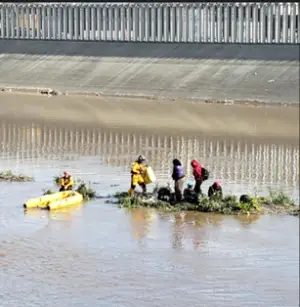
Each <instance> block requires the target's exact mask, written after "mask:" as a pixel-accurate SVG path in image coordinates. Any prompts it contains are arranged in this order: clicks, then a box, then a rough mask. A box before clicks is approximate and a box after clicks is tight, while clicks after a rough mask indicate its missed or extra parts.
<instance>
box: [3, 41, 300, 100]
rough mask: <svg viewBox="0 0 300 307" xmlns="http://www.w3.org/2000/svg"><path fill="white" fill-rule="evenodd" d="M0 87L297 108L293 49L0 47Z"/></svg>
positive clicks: (7, 43) (84, 45)
mask: <svg viewBox="0 0 300 307" xmlns="http://www.w3.org/2000/svg"><path fill="white" fill-rule="evenodd" d="M0 87H2V88H5V87H13V88H51V89H53V90H56V91H60V92H90V93H102V94H106V95H132V96H134V95H138V96H155V97H169V98H194V99H198V100H204V99H212V100H219V101H225V100H240V101H262V102H274V103H299V47H298V46H296V45H293V46H291V45H283V46H279V45H217V44H211V45H202V44H157V43H153V44H151V43H103V42H66V41H63V42H57V41H14V40H0Z"/></svg>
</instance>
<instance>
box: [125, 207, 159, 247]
mask: <svg viewBox="0 0 300 307" xmlns="http://www.w3.org/2000/svg"><path fill="white" fill-rule="evenodd" d="M124 210H125V212H126V214H127V215H128V216H129V218H130V226H131V234H132V237H133V238H134V239H135V240H137V241H139V242H142V240H143V239H145V238H147V237H148V236H149V234H150V232H151V228H152V227H153V226H154V225H153V224H154V223H155V220H156V212H154V211H153V210H148V209H144V208H136V209H124Z"/></svg>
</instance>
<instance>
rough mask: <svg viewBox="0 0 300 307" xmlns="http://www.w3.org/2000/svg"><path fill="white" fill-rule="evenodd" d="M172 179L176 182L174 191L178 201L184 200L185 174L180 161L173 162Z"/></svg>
mask: <svg viewBox="0 0 300 307" xmlns="http://www.w3.org/2000/svg"><path fill="white" fill-rule="evenodd" d="M172 178H173V180H174V190H175V198H176V201H181V200H182V199H183V190H184V183H185V174H184V168H183V166H182V164H181V162H180V161H179V160H178V159H174V160H173V173H172Z"/></svg>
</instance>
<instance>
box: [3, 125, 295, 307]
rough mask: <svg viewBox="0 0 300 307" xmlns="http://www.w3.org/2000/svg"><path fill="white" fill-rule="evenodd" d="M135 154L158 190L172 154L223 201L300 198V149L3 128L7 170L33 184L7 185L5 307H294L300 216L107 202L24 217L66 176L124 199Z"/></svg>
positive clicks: (99, 132)
mask: <svg viewBox="0 0 300 307" xmlns="http://www.w3.org/2000/svg"><path fill="white" fill-rule="evenodd" d="M140 153H143V154H144V155H145V156H146V157H147V159H148V161H149V164H151V165H152V166H153V168H154V170H155V172H156V175H157V178H158V182H160V183H166V182H168V181H169V180H170V173H171V161H172V159H173V157H174V156H176V157H179V158H180V159H182V161H183V162H184V164H185V166H186V165H188V163H189V161H190V160H191V159H192V158H194V157H195V158H197V159H199V160H200V161H202V162H203V164H204V165H206V166H207V167H208V169H209V170H210V171H211V174H212V177H213V178H214V179H217V180H219V181H221V182H222V184H223V186H224V189H225V192H227V193H236V194H240V193H245V192H251V193H255V192H257V193H260V194H265V193H267V187H271V188H273V189H282V190H283V191H284V192H285V193H287V194H289V195H290V196H292V197H293V198H295V199H297V200H299V189H298V187H299V145H295V144H293V145H289V144H286V143H285V144H280V142H279V143H277V144H272V143H270V142H265V143H264V142H259V143H258V142H256V143H253V142H252V141H251V140H245V139H243V140H237V139H235V140H217V139H210V138H209V137H206V138H204V137H199V138H188V137H186V136H185V137H184V136H182V137H181V136H177V137H174V136H172V137H169V136H162V135H160V136H159V135H150V134H149V135H145V134H143V135H142V134H141V135H139V134H132V133H131V134H129V133H126V132H118V131H109V130H99V129H79V128H78V129H77V128H73V129H72V128H63V127H58V126H50V125H40V124H35V123H27V124H25V123H24V124H22V123H16V122H11V121H4V120H1V124H0V170H8V169H10V170H12V171H13V172H15V173H16V172H17V173H18V172H21V173H24V174H26V175H31V176H34V178H35V182H33V183H3V182H2V183H0V243H1V250H0V302H1V303H0V305H1V306H3V307H9V306H12V307H19V306H20V307H21V306H22V307H23V306H24V307H35V306H43V307H47V306H49V307H50V306H51V307H53V306H56V307H65V306H80V307H81V306H89V307H94V306H101V307H102V306H103V307H106V306H107V307H135V306H138V307H140V306H141V307H162V306H168V307H182V306H209V307H211V306H216V307H217V306H218V307H219V306H228V307H229V306H230V307H232V306H266V307H270V306H289V307H294V306H295V307H296V306H299V219H298V218H295V217H292V216H262V217H260V218H247V217H226V216H219V215H212V214H199V213H186V214H185V213H176V214H175V213H172V214H171V213H162V212H157V211H153V210H144V209H143V210H142V209H141V210H125V209H119V208H117V207H115V206H113V205H111V204H105V202H104V201H103V199H96V200H93V201H91V202H89V203H87V204H85V205H83V206H77V207H74V208H70V209H64V210H61V211H57V212H46V211H38V210H31V211H28V212H26V213H24V211H23V209H22V204H23V203H24V201H25V200H27V199H29V198H32V197H35V196H38V195H39V194H41V192H42V190H43V189H45V188H52V187H53V176H55V175H57V174H59V173H60V172H62V171H63V170H69V171H70V172H71V173H72V174H73V175H74V176H75V177H76V178H81V179H84V180H85V181H90V182H91V183H92V184H93V186H94V188H95V189H96V191H97V193H98V194H99V195H106V194H109V193H113V192H115V191H117V190H125V189H127V188H128V171H129V165H130V162H131V161H132V160H133V159H134V158H135V157H136V156H137V154H140ZM187 173H188V176H191V171H190V169H189V168H187ZM211 181H212V180H210V181H209V182H208V183H206V184H204V189H207V188H208V185H209V184H210V183H211Z"/></svg>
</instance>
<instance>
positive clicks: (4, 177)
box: [0, 171, 33, 182]
mask: <svg viewBox="0 0 300 307" xmlns="http://www.w3.org/2000/svg"><path fill="white" fill-rule="evenodd" d="M0 181H9V182H31V181H33V178H32V177H28V176H25V175H20V174H19V175H15V174H13V173H12V172H11V171H5V172H0Z"/></svg>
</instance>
